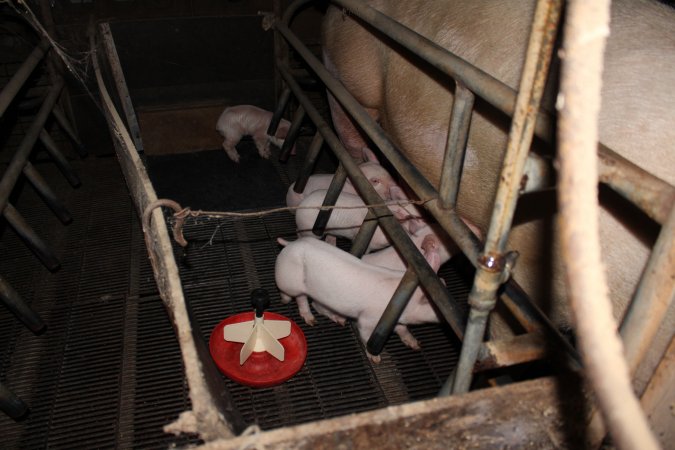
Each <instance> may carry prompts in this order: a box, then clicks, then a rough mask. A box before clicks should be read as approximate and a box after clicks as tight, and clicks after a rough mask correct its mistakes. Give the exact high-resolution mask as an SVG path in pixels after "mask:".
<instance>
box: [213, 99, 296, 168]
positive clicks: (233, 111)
mask: <svg viewBox="0 0 675 450" xmlns="http://www.w3.org/2000/svg"><path fill="white" fill-rule="evenodd" d="M272 115H273V114H272V112H271V111H267V110H264V109H261V108H258V107H257V106H253V105H237V106H229V107H227V108H225V110H224V111H223V113H222V114H221V115H220V117H219V118H218V122H217V123H216V131H218V133H220V135H221V136H223V138H225V140H224V141H223V148H224V149H225V152H226V153H227V156H229V157H230V159H231V160H232V161H234V162H239V153H238V152H237V148H236V145H237V144H238V143H239V141H241V138H243V137H244V136H251V137H252V138H253V142H255V146H256V147H257V149H258V153H259V154H260V156H262V157H263V158H265V159H267V158H269V157H270V154H271V153H270V142H271V143H273V144H274V145H276V146H278V147H281V146H282V145H283V143H284V139H285V138H286V135H287V134H288V129H289V128H290V126H291V123H290V122H289V121H288V120H286V119H281V121H280V122H279V126H278V127H277V131H276V133H275V135H274V136H268V135H267V128H268V127H269V125H270V122H271V121H272ZM294 150H295V149H293V151H291V153H292V154H293V153H294Z"/></svg>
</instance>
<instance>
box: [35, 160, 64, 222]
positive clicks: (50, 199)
mask: <svg viewBox="0 0 675 450" xmlns="http://www.w3.org/2000/svg"><path fill="white" fill-rule="evenodd" d="M23 174H24V175H25V176H26V178H27V179H28V181H30V184H32V185H33V187H34V188H35V190H36V191H37V192H38V194H40V197H42V199H43V200H44V201H45V203H46V204H47V206H49V209H51V210H52V212H53V213H54V215H56V217H58V218H59V220H60V221H61V223H63V224H64V225H66V224H69V223H70V222H72V221H73V218H72V216H71V215H70V213H69V212H68V209H67V208H66V205H64V204H63V202H62V201H61V200H59V198H58V196H57V195H56V193H55V192H54V191H53V190H52V189H51V188H50V187H49V185H48V184H47V182H46V181H45V179H44V178H42V175H40V173H39V172H38V171H37V170H36V169H35V167H34V166H33V165H32V164H31V163H30V162H28V161H27V162H26V165H25V166H24V167H23Z"/></svg>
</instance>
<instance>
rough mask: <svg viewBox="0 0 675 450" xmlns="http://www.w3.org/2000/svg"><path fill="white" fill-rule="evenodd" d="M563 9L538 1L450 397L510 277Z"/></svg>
mask: <svg viewBox="0 0 675 450" xmlns="http://www.w3.org/2000/svg"><path fill="white" fill-rule="evenodd" d="M561 7H562V5H561V2H560V1H559V0H539V1H538V2H537V7H536V9H535V14H534V19H533V22H532V31H531V33H530V40H529V43H528V49H527V56H526V59H525V64H524V67H523V75H522V77H521V80H520V90H519V94H518V98H517V103H516V110H515V114H514V116H513V122H512V124H511V131H510V133H509V138H508V142H507V148H506V154H505V156H504V163H503V165H502V172H501V174H500V180H501V182H500V184H499V187H498V188H497V193H496V195H495V202H494V207H493V211H492V217H491V219H490V226H489V228H488V233H487V239H486V242H485V249H484V253H483V255H482V256H481V258H480V264H479V265H478V266H477V268H476V276H475V279H474V284H473V288H472V289H471V292H470V294H469V305H470V306H471V310H470V311H469V320H468V323H467V326H466V335H465V339H464V341H463V343H462V351H461V353H460V359H459V363H458V365H457V373H456V376H455V378H454V382H453V389H452V390H453V393H463V392H467V391H468V390H469V387H470V385H471V379H472V373H473V366H474V364H475V362H476V358H477V356H478V350H479V348H480V345H481V342H482V340H483V335H484V334H485V328H486V325H487V318H488V315H489V313H490V311H492V309H493V308H494V306H495V304H496V301H497V296H496V293H497V289H498V288H499V285H500V284H501V283H503V282H504V281H506V276H508V274H506V273H505V272H504V270H505V268H506V267H505V266H506V264H505V261H504V251H505V249H506V241H507V239H508V236H509V232H510V230H511V223H512V221H513V214H514V212H515V209H516V204H517V201H518V196H519V188H520V180H521V179H522V176H523V171H524V167H525V161H526V160H527V155H528V153H529V151H530V145H531V143H532V138H533V135H534V126H535V121H536V119H537V111H538V110H539V104H540V102H541V97H542V95H543V92H544V86H545V84H546V78H547V75H548V67H549V62H550V59H551V54H552V52H553V45H554V43H555V37H556V30H557V25H558V20H559V18H560V9H561ZM505 275H506V276H505Z"/></svg>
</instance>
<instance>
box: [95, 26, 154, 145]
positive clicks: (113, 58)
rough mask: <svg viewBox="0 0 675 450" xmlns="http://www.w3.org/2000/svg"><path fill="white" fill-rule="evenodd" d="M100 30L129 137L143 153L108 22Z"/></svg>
mask: <svg viewBox="0 0 675 450" xmlns="http://www.w3.org/2000/svg"><path fill="white" fill-rule="evenodd" d="M100 32H101V36H102V37H103V45H104V47H105V50H106V55H107V57H108V63H109V64H110V71H111V72H112V76H113V79H114V80H115V88H116V89H117V94H118V95H119V98H120V100H121V102H122V109H123V110H124V116H125V118H126V119H127V125H128V126H129V132H130V133H131V137H132V139H133V140H134V145H135V146H136V150H138V151H139V152H140V153H143V151H144V149H143V139H142V138H141V127H140V126H139V125H138V119H137V118H136V111H135V110H134V104H133V102H132V101H131V95H130V94H129V89H128V88H127V81H126V78H125V76H124V71H123V70H122V64H121V63H120V58H119V55H118V54H117V47H116V46H115V39H113V36H112V31H111V30H110V25H109V24H108V23H102V24H101V26H100Z"/></svg>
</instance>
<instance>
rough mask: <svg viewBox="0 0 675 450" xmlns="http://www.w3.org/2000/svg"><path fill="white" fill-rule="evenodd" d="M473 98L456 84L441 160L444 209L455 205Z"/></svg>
mask: <svg viewBox="0 0 675 450" xmlns="http://www.w3.org/2000/svg"><path fill="white" fill-rule="evenodd" d="M474 100H475V96H474V95H473V92H471V91H470V90H469V89H467V88H466V87H465V86H464V85H463V84H462V83H460V82H457V83H456V88H455V96H454V100H453V102H452V115H451V116H450V127H449V131H448V142H447V144H446V147H445V156H444V158H443V170H442V172H441V183H440V186H439V187H438V194H439V196H440V198H441V204H442V206H443V207H444V208H454V207H455V205H456V204H457V193H458V192H459V181H460V178H461V176H462V165H463V164H464V153H465V151H466V142H467V140H468V139H469V126H470V125H471V114H472V113H473V103H474Z"/></svg>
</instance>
